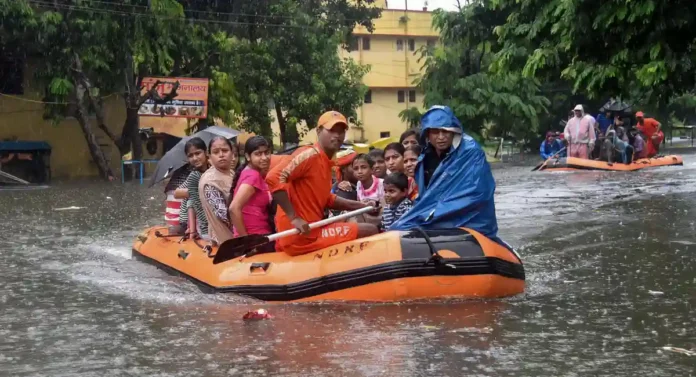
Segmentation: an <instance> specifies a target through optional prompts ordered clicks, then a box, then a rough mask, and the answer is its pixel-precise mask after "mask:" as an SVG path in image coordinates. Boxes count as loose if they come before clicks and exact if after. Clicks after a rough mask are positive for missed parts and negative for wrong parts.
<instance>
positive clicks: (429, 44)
mask: <svg viewBox="0 0 696 377" xmlns="http://www.w3.org/2000/svg"><path fill="white" fill-rule="evenodd" d="M425 44H426V45H427V46H428V48H433V47H435V40H434V39H428V41H427V42H426V43H425Z"/></svg>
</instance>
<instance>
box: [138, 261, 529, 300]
mask: <svg viewBox="0 0 696 377" xmlns="http://www.w3.org/2000/svg"><path fill="white" fill-rule="evenodd" d="M133 254H134V255H135V256H136V257H137V258H139V259H142V260H144V261H145V262H148V263H150V264H153V265H155V266H157V267H160V268H162V269H163V270H165V271H167V272H169V273H171V274H174V275H181V276H183V277H185V278H187V279H189V280H191V281H193V282H194V283H196V284H197V285H199V286H200V287H201V288H202V289H203V290H204V291H206V292H211V293H234V294H239V295H242V296H247V297H252V298H255V299H259V300H263V301H294V300H301V299H306V298H309V297H314V296H318V295H321V294H325V293H329V292H336V291H340V290H344V289H349V288H355V287H359V286H363V285H367V284H372V283H379V282H384V281H389V280H394V279H403V278H415V277H425V276H467V275H499V276H503V277H508V278H513V279H518V280H524V279H525V272H524V267H523V266H522V265H521V264H518V263H513V262H509V261H506V260H503V259H500V258H496V257H476V258H465V259H462V258H443V259H442V262H441V263H439V264H428V265H425V262H426V260H427V259H409V260H401V261H395V262H390V263H383V264H379V265H375V266H369V267H364V268H359V269H355V270H351V271H346V272H340V273H336V274H331V275H327V276H323V277H319V278H314V279H309V280H305V281H302V282H298V283H293V284H288V285H238V286H229V287H213V286H211V285H210V284H207V283H205V282H203V281H201V280H198V279H196V278H194V277H193V276H190V275H187V274H185V273H183V272H181V271H179V270H177V269H175V268H172V267H170V266H167V265H165V264H163V263H161V262H159V261H157V260H155V259H153V258H150V257H148V256H146V255H143V254H141V253H140V252H138V251H137V250H136V249H133Z"/></svg>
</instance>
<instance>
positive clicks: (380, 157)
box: [368, 148, 387, 179]
mask: <svg viewBox="0 0 696 377" xmlns="http://www.w3.org/2000/svg"><path fill="white" fill-rule="evenodd" d="M368 156H370V158H371V159H372V161H373V162H374V165H372V174H374V175H375V177H377V178H382V179H384V178H386V177H387V164H386V162H384V151H383V150H381V149H379V148H375V149H373V150H371V151H370V153H368Z"/></svg>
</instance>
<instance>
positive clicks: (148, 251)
mask: <svg viewBox="0 0 696 377" xmlns="http://www.w3.org/2000/svg"><path fill="white" fill-rule="evenodd" d="M179 241H180V237H176V236H169V235H168V234H167V228H166V227H155V228H150V229H147V230H145V231H144V232H143V233H141V234H140V235H138V237H137V239H136V241H135V243H134V245H133V255H134V256H135V257H136V258H139V259H143V260H145V261H147V262H150V263H153V264H155V265H156V266H158V267H161V268H163V269H165V270H167V271H169V272H171V273H175V274H179V275H182V276H184V277H186V278H188V279H190V280H191V281H193V282H195V283H197V284H198V285H199V286H200V287H201V288H202V289H203V290H204V291H212V292H224V293H233V294H239V295H243V296H248V297H253V298H256V299H259V300H264V301H279V302H288V301H402V300H418V299H431V298H443V297H461V298H478V297H484V298H485V297H505V296H512V295H516V294H519V293H522V292H524V286H525V281H524V279H525V274H524V267H523V266H522V262H521V261H520V259H519V257H518V256H517V254H516V253H515V252H514V251H513V250H511V249H508V248H506V247H503V246H501V245H499V244H498V243H495V242H493V241H491V240H489V239H488V238H486V237H485V236H483V235H481V234H479V233H477V232H475V231H473V230H469V229H464V228H462V229H459V228H456V229H449V230H437V231H431V230H427V231H424V230H420V229H418V230H412V231H409V232H397V231H392V232H386V233H381V234H378V235H375V236H372V237H368V238H363V239H358V240H355V241H351V242H346V243H342V244H339V245H335V246H332V247H330V248H326V249H322V250H318V251H315V252H312V253H309V254H305V255H301V256H295V257H291V256H288V255H287V254H285V253H267V254H257V255H254V256H250V257H247V258H243V257H242V258H235V259H232V260H229V261H226V262H223V263H219V264H213V256H214V255H215V252H216V248H211V247H209V246H205V245H204V243H203V242H200V241H198V242H194V241H190V240H187V241H183V242H179Z"/></svg>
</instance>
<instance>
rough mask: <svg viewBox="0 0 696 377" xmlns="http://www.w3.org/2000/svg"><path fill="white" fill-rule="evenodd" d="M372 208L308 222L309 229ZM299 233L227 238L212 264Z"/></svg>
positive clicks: (366, 211)
mask: <svg viewBox="0 0 696 377" xmlns="http://www.w3.org/2000/svg"><path fill="white" fill-rule="evenodd" d="M374 210H375V207H365V208H361V209H358V210H355V211H353V212H348V213H345V214H343V215H339V216H334V217H330V218H328V219H324V220H321V221H317V222H315V223H311V224H309V229H316V228H321V227H322V226H324V225H329V224H333V223H335V222H338V221H341V220H346V219H349V218H351V217H353V216H358V215H362V214H364V213H368V212H372V211H374ZM299 233H300V231H299V230H297V229H290V230H286V231H284V232H280V233H275V234H269V235H265V236H264V235H261V234H250V235H248V236H243V237H237V238H232V239H229V240H227V241H225V242H223V243H222V245H220V247H219V248H218V251H217V253H216V254H215V258H213V264H218V263H222V262H225V261H228V260H230V259H234V258H238V257H241V256H244V255H246V254H248V253H249V252H251V251H252V250H254V249H255V248H257V247H259V246H262V245H265V244H267V243H269V242H271V241H275V240H277V239H281V238H284V237H289V236H294V235H296V234H299Z"/></svg>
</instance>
